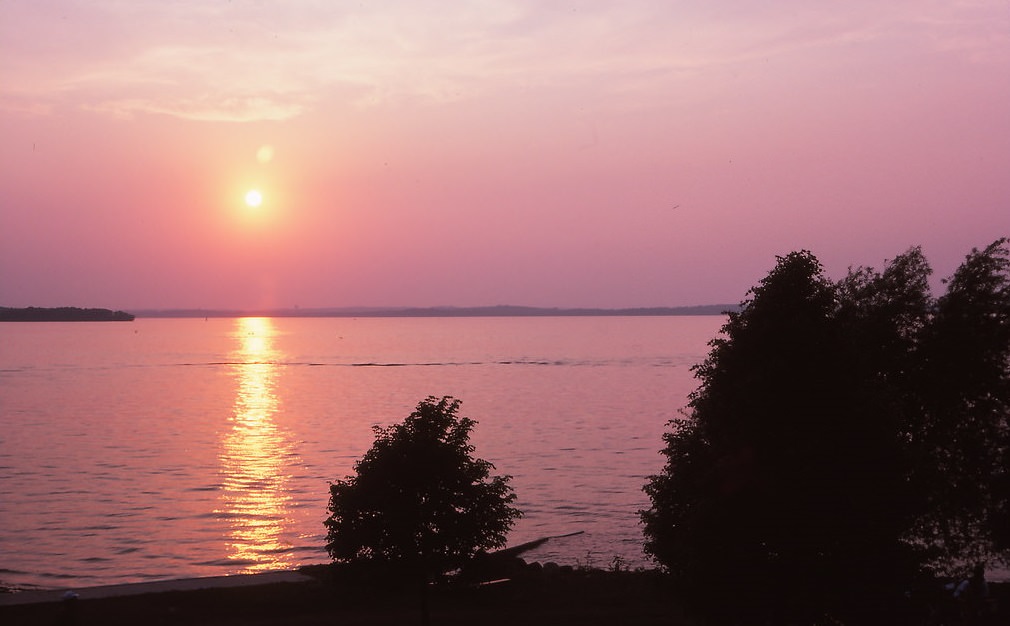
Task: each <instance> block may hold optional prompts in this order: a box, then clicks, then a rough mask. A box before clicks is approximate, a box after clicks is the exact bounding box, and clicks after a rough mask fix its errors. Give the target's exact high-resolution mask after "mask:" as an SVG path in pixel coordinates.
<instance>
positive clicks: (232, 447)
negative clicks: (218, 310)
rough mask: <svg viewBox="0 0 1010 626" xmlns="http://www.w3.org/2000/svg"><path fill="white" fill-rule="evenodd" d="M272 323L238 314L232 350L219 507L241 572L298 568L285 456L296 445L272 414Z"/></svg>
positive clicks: (231, 559) (274, 379)
mask: <svg viewBox="0 0 1010 626" xmlns="http://www.w3.org/2000/svg"><path fill="white" fill-rule="evenodd" d="M274 334H275V330H274V327H273V322H272V320H270V318H263V317H245V318H240V319H237V320H236V321H235V332H234V336H235V337H236V339H237V340H238V342H239V346H238V348H237V349H236V350H235V352H234V353H233V355H232V356H233V359H232V360H233V362H234V368H235V374H236V378H237V380H238V388H237V391H236V394H235V404H234V409H233V412H232V416H231V423H232V427H231V429H230V430H229V431H228V432H227V433H225V435H224V437H223V439H222V449H221V453H220V461H221V474H222V482H223V490H222V497H221V499H222V508H221V510H219V511H217V514H218V515H220V516H221V517H222V518H223V519H225V520H226V521H227V522H228V525H229V528H228V545H227V547H228V550H227V552H228V561H229V562H230V564H231V565H232V566H233V567H234V568H236V570H237V572H239V573H248V572H256V571H264V570H276V569H287V568H291V567H295V566H296V565H297V563H295V562H294V556H293V554H292V552H291V549H292V547H293V545H292V542H291V541H289V540H287V539H286V538H285V530H286V527H287V526H290V525H291V524H290V522H291V519H290V516H289V508H290V501H291V496H290V495H289V491H288V485H287V483H288V478H289V476H288V475H287V473H286V472H287V463H286V460H287V459H288V458H289V457H290V455H291V454H293V449H292V445H291V443H290V441H289V440H288V438H287V436H286V433H285V432H284V431H283V430H282V429H281V428H279V427H278V425H277V423H276V422H275V420H274V416H275V414H276V412H277V408H278V396H277V377H278V366H277V363H278V361H279V359H280V357H281V354H280V352H279V351H278V350H277V349H275V348H274V345H273V338H274Z"/></svg>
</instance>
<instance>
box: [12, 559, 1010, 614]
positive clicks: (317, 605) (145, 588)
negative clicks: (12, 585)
mask: <svg viewBox="0 0 1010 626" xmlns="http://www.w3.org/2000/svg"><path fill="white" fill-rule="evenodd" d="M491 565H492V567H491V568H490V569H484V568H481V570H482V571H480V572H475V574H478V575H477V577H474V578H471V579H469V582H467V581H456V582H453V583H449V584H439V585H433V586H431V587H429V591H428V593H427V596H428V605H429V608H430V613H431V618H432V620H431V621H432V623H437V624H441V625H454V624H460V625H462V624H474V623H480V624H482V625H483V626H496V625H499V624H501V625H505V624H510V625H511V624H516V623H522V624H525V625H526V626H532V625H534V624H550V625H551V626H556V625H557V624H567V623H578V624H583V625H585V626H595V625H603V624H614V623H633V624H643V625H650V624H657V625H658V624H666V625H667V626H698V624H701V623H704V621H703V620H696V619H693V618H692V617H691V616H690V615H689V614H688V613H687V612H686V611H685V608H684V604H685V603H684V599H683V598H680V597H678V594H677V592H676V589H675V588H673V587H672V586H671V584H670V580H669V579H668V578H667V577H666V575H665V574H663V573H661V572H659V571H658V570H637V571H627V570H624V571H605V570H600V569H580V568H573V567H571V566H565V567H559V566H556V565H553V564H550V565H548V566H541V565H540V564H538V563H530V564H526V563H524V562H523V561H521V560H519V559H516V560H514V561H504V562H501V561H499V562H496V563H493V564H491ZM480 574H484V576H481V575H480ZM488 575H493V576H495V578H493V579H489V578H488ZM498 576H501V578H498ZM475 581H489V582H475ZM990 589H991V597H992V599H993V607H994V610H995V613H994V614H993V617H994V618H995V619H997V620H998V619H1003V618H1005V617H1007V616H1008V611H1010V583H1006V582H1003V583H999V582H992V581H991V582H990ZM73 594H74V595H68V594H67V590H46V591H24V592H19V593H12V594H0V623H3V624H4V625H5V626H19V625H21V624H25V625H27V624H74V625H76V626H85V625H88V624H96V625H97V624H102V625H103V626H119V625H124V626H125V625H126V624H138V623H149V624H187V625H198V626H199V625H202V626H230V625H234V624H247V625H252V626H257V625H258V626H275V625H281V624H285V625H286V624H298V625H301V626H314V625H320V626H322V625H323V624H333V623H338V624H341V625H342V626H354V625H357V624H362V625H364V624H368V625H370V626H384V625H387V624H389V625H393V624H410V623H417V622H418V621H419V617H420V615H419V603H418V600H419V595H418V594H417V589H416V588H415V587H412V586H409V585H404V584H402V583H397V582H396V581H392V580H389V579H386V578H375V577H374V576H372V575H369V573H368V572H367V570H340V569H334V568H333V567H331V566H329V565H313V566H305V567H303V568H300V569H298V570H285V571H276V572H264V573H259V574H237V575H233V576H213V577H205V578H188V579H178V580H166V581H159V582H147V583H131V584H125V585H107V586H101V587H89V588H81V589H78V590H74V592H73ZM928 607H929V605H928V604H923V603H922V602H921V601H920V602H915V603H912V604H907V605H906V606H904V607H903V608H902V607H891V609H890V610H887V609H884V610H883V611H882V612H877V609H873V608H872V607H871V608H870V612H867V613H863V617H864V618H868V619H869V620H870V621H869V622H865V623H871V624H890V623H908V622H907V621H901V619H903V618H910V617H912V616H918V615H920V614H922V611H923V610H924V609H928ZM879 608H881V607H878V609H879ZM895 611H897V612H895ZM893 618H898V619H899V621H897V622H895V621H894V620H893ZM858 623H864V622H863V621H859V622H858ZM912 623H919V622H912ZM993 623H997V622H993Z"/></svg>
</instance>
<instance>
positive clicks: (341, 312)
mask: <svg viewBox="0 0 1010 626" xmlns="http://www.w3.org/2000/svg"><path fill="white" fill-rule="evenodd" d="M739 308H740V307H739V306H738V305H735V304H705V305H698V306H681V307H636V308H624V309H595V308H546V307H528V306H509V305H499V306H486V307H399V308H398V307H343V308H319V309H299V308H296V309H261V310H239V309H144V310H137V311H135V312H134V313H135V315H136V316H137V317H140V318H195V317H204V318H210V317H214V318H219V317H607V316H611V317H649V316H653V317H659V316H676V315H723V314H725V313H726V312H728V311H737V310H739Z"/></svg>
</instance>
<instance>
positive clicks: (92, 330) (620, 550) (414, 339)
mask: <svg viewBox="0 0 1010 626" xmlns="http://www.w3.org/2000/svg"><path fill="white" fill-rule="evenodd" d="M724 321H725V318H723V317H721V316H699V317H690V316H684V317H497V318H484V317H480V318H461V317H457V318H217V319H209V320H204V319H202V318H201V319H144V318H141V319H138V320H136V321H135V322H132V323H17V324H13V323H11V324H3V325H0V418H2V430H0V582H4V583H7V584H14V585H19V586H25V587H32V586H37V587H68V586H85V585H99V584H114V583H125V582H137V581H148V580H159V579H169V578H178V577H193V576H210V575H221V574H238V573H249V572H256V571H265V570H274V569H285V568H293V567H297V566H299V565H305V564H311V563H324V562H326V561H327V560H328V557H327V555H326V552H325V549H324V544H325V529H324V527H323V524H322V522H323V520H324V519H325V518H326V515H327V512H326V504H327V500H328V497H329V491H328V483H329V481H332V480H335V479H339V478H344V477H345V476H347V475H348V474H351V473H352V472H353V466H354V462H355V460H357V459H358V458H360V457H361V455H362V454H363V453H364V452H365V451H366V450H367V449H368V448H369V447H370V446H371V443H372V440H373V432H372V427H373V426H375V425H380V426H385V425H389V424H391V423H394V422H398V421H401V420H402V419H403V418H405V417H406V416H407V415H408V414H410V412H411V411H412V410H413V409H414V407H415V406H416V405H417V403H418V402H419V401H421V400H422V399H424V398H425V397H427V396H429V395H433V396H443V395H451V396H454V397H456V398H459V399H460V400H462V406H461V411H460V412H461V414H462V415H466V416H468V417H472V418H473V419H475V420H477V422H478V424H477V426H476V428H475V429H474V433H473V436H472V441H471V442H472V443H473V444H474V445H475V446H476V453H475V455H476V456H479V457H481V458H484V459H487V460H489V461H491V462H492V463H494V464H495V466H496V468H497V469H496V472H495V473H501V474H510V475H512V476H513V479H512V485H513V487H514V488H515V491H516V493H517V495H518V499H517V501H516V503H515V504H516V506H518V507H519V508H520V509H521V510H523V511H524V513H525V516H524V517H523V518H522V519H521V520H519V522H518V523H517V524H516V526H515V527H514V529H513V531H512V533H511V534H510V542H509V543H510V545H515V544H519V543H523V542H526V541H531V540H533V539H538V538H540V537H546V536H559V535H567V534H570V533H581V534H578V535H575V536H571V537H565V538H558V539H552V540H550V541H548V542H547V543H546V544H544V545H543V546H541V547H540V548H538V549H536V550H535V551H532V552H529V553H527V554H525V555H524V557H525V558H526V559H527V560H537V561H541V562H546V561H555V562H558V563H561V564H572V565H578V564H587V565H595V566H601V567H606V566H609V565H610V564H612V563H613V562H614V559H619V560H620V562H622V563H623V565H625V566H630V567H635V566H645V565H649V562H648V560H647V559H646V557H645V556H644V555H643V553H642V548H641V544H642V533H641V527H640V525H639V523H638V514H637V511H638V510H639V509H641V508H643V507H645V506H647V505H648V498H647V497H646V496H645V494H644V493H643V492H642V490H641V488H642V486H643V485H644V483H645V482H646V478H647V476H649V475H650V474H654V473H656V472H658V471H659V470H660V469H661V468H662V463H663V457H662V456H661V455H660V454H659V450H660V449H661V448H662V446H663V442H662V433H663V432H664V431H665V430H666V424H667V422H668V420H670V419H671V418H674V417H676V416H677V415H678V411H679V410H680V409H682V408H683V407H684V406H685V404H686V402H687V396H688V394H689V393H690V392H691V391H692V390H693V389H694V388H695V386H696V381H695V380H694V378H693V375H692V373H691V369H690V368H691V366H693V365H695V364H696V363H698V362H699V361H701V360H702V359H704V357H705V355H706V354H707V352H708V346H707V343H708V341H709V340H711V339H712V338H713V337H715V336H716V334H717V333H718V331H719V328H720V327H721V326H722V324H723V323H724Z"/></svg>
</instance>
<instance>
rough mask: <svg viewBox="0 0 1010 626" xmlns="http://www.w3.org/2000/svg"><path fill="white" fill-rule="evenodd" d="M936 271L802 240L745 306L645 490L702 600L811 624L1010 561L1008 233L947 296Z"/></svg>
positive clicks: (654, 527)
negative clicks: (825, 250) (936, 294)
mask: <svg viewBox="0 0 1010 626" xmlns="http://www.w3.org/2000/svg"><path fill="white" fill-rule="evenodd" d="M929 275H930V269H929V265H928V264H927V263H926V260H925V258H924V257H923V255H922V252H921V250H919V249H918V248H914V249H912V250H909V251H908V252H906V253H905V254H903V255H901V256H899V257H898V258H896V259H895V260H894V261H892V262H890V263H889V264H888V265H887V267H886V268H885V269H884V271H883V272H877V271H874V270H872V269H867V268H860V269H856V270H851V271H850V272H849V274H848V276H847V277H846V278H844V279H843V280H842V281H840V282H838V283H832V282H830V281H829V280H828V279H827V278H825V276H824V273H823V270H822V268H821V265H820V263H819V262H818V261H817V259H816V258H815V257H814V256H813V255H812V254H810V253H809V252H795V253H792V254H789V255H787V256H785V257H782V258H780V259H779V262H778V264H777V265H776V267H775V268H774V269H773V270H772V271H771V273H770V274H769V275H768V276H767V277H766V278H765V279H763V280H762V281H761V282H760V284H759V285H758V286H756V287H755V288H754V289H752V290H751V292H750V294H749V296H750V297H749V299H748V300H746V301H744V302H743V303H742V306H741V309H740V311H739V312H737V313H732V314H730V316H729V320H728V322H727V323H726V325H725V326H724V328H723V334H722V336H720V337H719V338H717V339H716V340H714V341H713V342H712V344H711V345H712V349H711V352H710V354H709V356H708V358H707V359H706V360H705V362H704V363H702V364H701V365H699V366H698V367H697V368H696V375H697V376H698V378H699V380H700V386H699V388H698V389H697V391H695V393H694V394H693V395H692V396H691V399H690V404H689V410H688V412H687V413H686V415H685V416H684V417H682V418H680V419H677V420H674V421H673V422H672V423H671V426H672V428H671V431H670V432H668V433H667V434H666V435H665V437H664V439H665V441H666V448H665V449H664V454H665V456H666V460H667V463H666V466H665V467H664V470H663V472H662V473H660V474H659V475H656V476H653V477H651V478H650V481H649V483H648V484H647V485H646V487H645V490H646V492H647V493H648V495H649V496H650V498H651V501H652V506H651V508H649V509H648V510H646V511H643V512H642V518H643V522H644V524H645V535H646V551H647V552H648V553H649V554H651V555H652V556H653V557H654V558H655V559H656V560H657V561H658V562H659V563H661V564H662V565H664V566H665V567H666V568H667V569H669V570H670V571H671V573H672V574H673V575H674V577H675V578H676V579H677V580H678V582H679V583H680V584H681V586H682V587H683V588H684V589H685V591H687V592H688V594H689V596H690V597H694V598H697V599H699V600H703V601H704V600H708V601H709V604H710V606H722V607H736V608H739V609H740V610H741V611H745V612H748V613H749V614H754V613H755V612H762V611H768V612H774V613H776V614H779V615H781V612H782V611H784V610H794V611H797V612H804V611H807V612H809V613H810V615H808V617H811V616H813V614H814V613H819V612H821V613H822V612H824V611H831V610H832V609H833V608H837V607H844V606H849V607H851V606H853V600H854V599H857V600H859V601H860V602H861V603H863V604H864V605H865V604H866V602H867V601H868V599H870V598H873V597H875V596H883V595H887V594H889V593H891V592H893V591H895V590H896V589H897V588H898V586H899V585H907V584H908V583H909V581H910V580H911V578H912V576H914V575H915V574H916V571H917V570H918V569H919V568H920V567H921V566H926V565H931V566H934V567H938V566H953V565H956V564H968V563H969V562H970V561H972V560H985V559H991V558H995V557H998V556H999V555H1000V553H1001V550H1002V551H1003V552H1002V554H1004V555H1005V554H1006V552H1005V551H1006V548H1007V547H1008V546H1007V542H1006V536H1005V528H1006V526H1005V524H1006V521H1007V495H1008V486H1007V473H1006V460H1007V454H1008V447H1010V445H1008V444H1010V436H1008V425H1007V413H1008V406H1010V334H1008V333H1010V289H1008V286H1010V262H1008V251H1007V247H1006V241H1005V240H999V241H997V242H996V243H994V244H993V245H991V246H989V247H988V248H986V249H985V250H984V251H981V252H980V251H977V250H976V251H973V252H972V253H971V254H970V255H969V256H968V258H967V259H966V260H965V262H964V264H962V266H961V267H960V268H959V269H958V271H957V272H956V273H955V275H954V277H953V278H952V279H951V280H950V281H949V282H948V286H947V293H946V294H945V295H944V296H943V297H942V298H940V299H939V300H936V299H934V298H933V297H932V296H931V295H930V293H929V286H928V280H927V279H928V277H929ZM1001 542H1002V543H1001ZM727 596H728V597H731V598H732V601H730V602H727V601H726V597H727Z"/></svg>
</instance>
